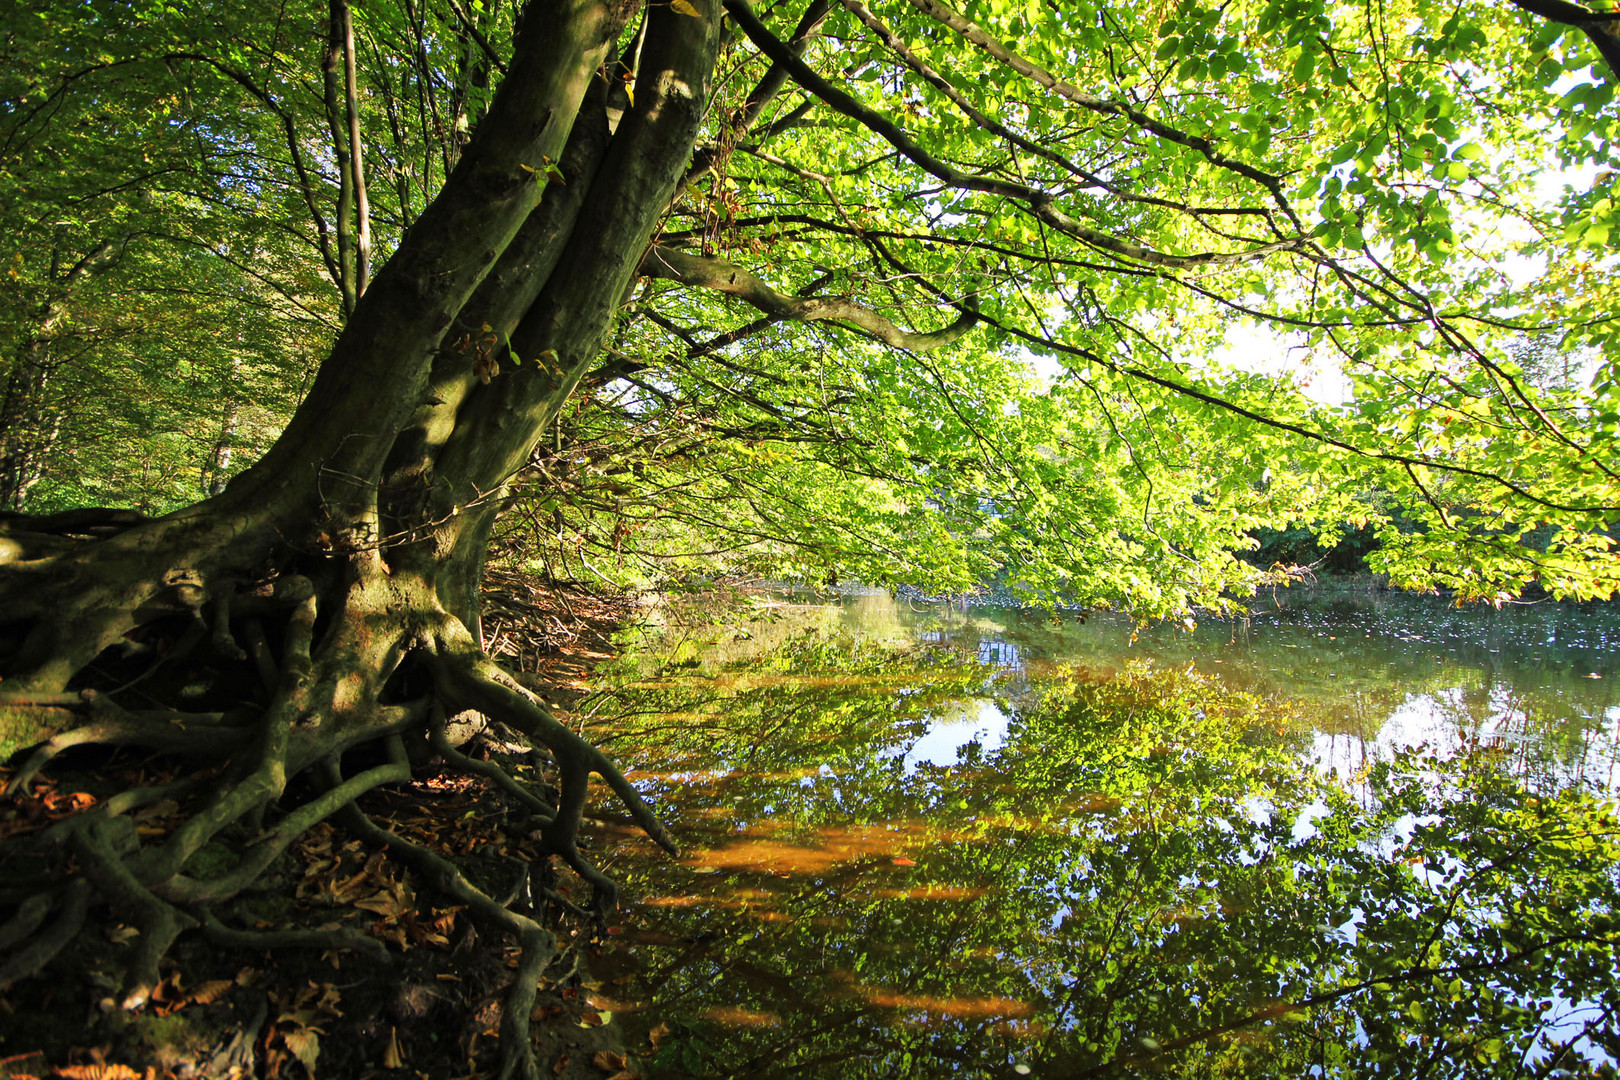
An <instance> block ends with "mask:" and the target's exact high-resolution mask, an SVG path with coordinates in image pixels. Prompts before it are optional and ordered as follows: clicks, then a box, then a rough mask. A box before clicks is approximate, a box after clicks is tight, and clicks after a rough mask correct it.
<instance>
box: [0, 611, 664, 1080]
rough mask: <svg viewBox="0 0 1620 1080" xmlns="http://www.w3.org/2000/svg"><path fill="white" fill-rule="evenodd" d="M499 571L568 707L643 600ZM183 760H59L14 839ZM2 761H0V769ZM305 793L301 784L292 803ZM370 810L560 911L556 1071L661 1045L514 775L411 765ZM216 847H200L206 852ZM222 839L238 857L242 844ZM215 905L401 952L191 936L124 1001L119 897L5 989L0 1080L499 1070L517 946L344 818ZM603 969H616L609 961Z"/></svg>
mask: <svg viewBox="0 0 1620 1080" xmlns="http://www.w3.org/2000/svg"><path fill="white" fill-rule="evenodd" d="M500 584H501V585H503V586H504V588H502V589H501V592H500V594H499V597H498V598H497V599H496V601H495V602H493V603H492V604H491V605H490V608H491V610H490V611H489V612H488V613H486V620H485V628H486V646H487V647H488V648H489V649H490V651H491V652H493V653H495V654H497V655H502V654H504V655H503V656H502V659H503V660H506V661H508V662H509V668H518V669H519V670H520V672H521V677H522V678H523V679H524V681H525V682H528V683H529V684H530V685H531V687H532V688H535V689H543V692H544V694H545V696H546V697H547V698H548V699H549V700H551V701H552V703H553V705H554V707H555V708H557V709H559V710H563V711H566V710H567V709H568V708H569V706H570V705H571V704H572V703H573V702H574V701H575V700H577V698H578V696H579V694H580V693H582V692H583V691H584V689H585V681H584V680H585V678H586V676H587V675H588V674H589V671H590V669H591V667H592V666H593V665H594V664H596V663H598V662H600V661H601V660H603V659H606V658H607V657H609V656H610V655H612V635H613V632H614V630H615V629H617V628H618V627H620V626H622V625H623V624H624V623H625V622H626V621H627V620H628V619H630V618H632V617H633V614H634V611H635V606H634V603H633V601H632V600H631V599H630V598H628V597H624V596H613V595H603V594H600V593H595V592H591V591H587V590H585V589H581V588H577V587H563V588H557V587H542V586H540V585H538V584H536V583H533V582H519V583H517V584H516V585H515V586H514V584H513V583H511V582H503V583H500ZM564 719H566V716H564ZM464 749H465V750H466V752H468V753H470V754H472V755H473V756H475V757H478V756H482V757H494V758H497V759H499V760H501V761H502V762H503V764H505V765H506V766H507V767H508V769H509V770H512V771H515V772H516V774H517V775H518V776H519V777H520V778H529V779H538V780H540V781H541V782H544V779H545V778H544V762H538V761H534V760H532V758H531V757H530V756H529V755H528V754H527V753H526V752H525V751H523V750H522V748H520V747H518V746H516V745H513V744H511V743H508V742H506V741H505V740H503V739H502V738H501V737H500V733H499V732H486V733H484V734H483V735H481V736H479V737H477V738H476V739H475V740H474V741H473V742H472V743H470V744H468V746H467V747H465V748H464ZM65 758H66V755H64V759H65ZM174 768H175V767H174V766H173V765H172V764H170V763H166V762H164V761H163V760H161V759H153V758H150V757H148V756H142V757H139V758H136V757H133V756H129V755H123V754H113V755H111V756H108V755H105V754H104V755H102V756H101V757H99V758H91V759H81V760H79V761H69V762H68V768H65V769H64V768H54V767H53V769H52V770H50V771H48V773H46V774H44V775H42V776H41V777H39V778H37V779H36V780H35V781H34V783H33V784H32V790H31V791H30V792H29V793H28V794H27V795H25V796H21V797H18V798H15V799H12V800H9V802H8V803H5V804H0V841H4V840H7V839H10V838H13V837H17V836H21V835H24V834H26V833H28V832H30V831H34V830H36V829H38V828H41V827H43V826H44V825H45V824H48V823H49V822H52V821H56V820H60V819H61V818H63V817H65V816H68V815H70V814H73V813H77V812H81V811H82V810H84V809H86V808H87V807H89V806H92V805H94V804H95V802H97V801H98V800H99V799H101V798H103V797H105V796H106V795H107V794H110V793H111V792H114V791H117V790H120V789H122V788H125V787H128V786H131V785H135V784H150V783H153V782H154V781H155V780H158V779H160V778H162V777H163V776H164V775H165V774H167V773H170V772H172V771H173V769H174ZM537 770H538V774H537ZM6 776H7V774H6V771H5V770H0V786H3V784H4V781H5V779H6ZM298 795H299V793H298V791H297V790H292V791H289V793H288V797H289V798H290V799H293V800H296V799H297V798H298ZM177 809H178V808H177V807H174V806H173V805H172V804H169V805H165V804H162V803H160V804H157V805H155V806H152V807H148V808H147V809H146V810H144V811H142V812H141V813H140V814H138V815H136V825H137V828H138V829H139V831H140V832H141V833H142V834H143V835H150V836H160V835H162V834H163V833H164V831H165V829H166V827H167V826H168V822H167V821H166V818H167V817H168V816H170V815H172V814H174V812H175V811H176V810H177ZM364 809H365V810H366V811H367V812H368V814H370V815H371V816H372V817H373V819H374V820H377V821H378V822H379V824H386V825H388V826H389V827H391V828H393V829H394V830H395V831H396V832H399V833H402V834H403V835H405V836H406V837H407V838H409V839H412V840H415V841H417V842H419V843H422V844H426V845H429V846H431V847H432V848H433V849H434V850H436V851H438V852H439V853H441V854H444V855H448V856H450V857H452V859H453V861H454V862H455V863H456V864H457V866H458V867H459V868H460V869H461V870H462V872H463V873H464V874H465V875H466V876H467V877H468V878H469V879H471V880H472V881H473V882H474V883H476V884H478V885H479V886H480V887H481V888H483V889H484V890H485V891H486V892H489V893H490V894H491V895H494V896H495V897H496V898H497V899H505V898H506V897H508V896H513V897H514V900H513V901H512V904H513V906H514V907H521V909H523V910H528V911H532V912H536V913H538V914H539V915H541V916H543V917H544V921H546V922H547V923H548V924H549V925H550V926H552V928H553V930H554V932H555V933H556V935H557V939H558V943H559V947H560V952H559V955H558V956H557V957H556V959H554V960H553V962H552V963H551V965H550V966H549V967H548V969H547V971H546V975H545V977H544V978H543V980H542V984H541V989H540V993H539V996H538V998H537V1001H536V1005H535V1008H534V1010H533V1012H532V1013H531V1017H532V1019H533V1025H532V1031H533V1036H534V1047H535V1060H536V1061H537V1063H538V1065H539V1068H540V1072H541V1074H542V1075H543V1076H549V1077H558V1078H561V1080H586V1078H589V1080H605V1078H616V1080H630V1078H631V1077H637V1076H642V1075H645V1074H646V1073H647V1072H649V1071H650V1070H649V1068H648V1066H647V1065H646V1064H645V1063H646V1062H647V1061H649V1060H650V1059H651V1057H652V1056H653V1054H654V1052H655V1051H656V1046H655V1045H653V1044H652V1043H649V1042H648V1041H647V1039H646V1037H645V1036H644V1035H643V1036H637V1035H634V1034H632V1033H631V1032H630V1031H629V1030H628V1029H627V1025H626V1023H625V1022H624V1020H625V1018H620V1019H619V1020H617V1021H616V1020H615V1019H614V1018H613V1016H612V1014H611V1013H609V1012H607V1011H606V1010H605V1009H604V1008H598V1007H596V1006H595V1004H594V1002H596V1001H597V1000H599V999H598V998H597V997H596V996H595V995H596V992H597V991H598V990H600V989H601V988H602V985H603V983H602V982H601V981H599V978H598V977H597V976H595V975H594V974H593V973H595V972H596V971H598V969H601V970H603V971H607V972H611V971H614V970H617V969H618V968H621V967H624V966H625V963H626V958H625V956H624V955H623V954H624V947H623V945H622V944H621V943H618V942H615V941H614V940H613V938H614V930H615V928H614V927H613V926H612V925H611V923H612V916H609V917H608V919H607V920H600V919H596V918H593V917H590V916H587V915H585V914H584V911H583V909H584V908H585V907H586V906H588V902H589V896H590V891H589V887H588V886H587V885H586V884H585V883H584V882H582V881H580V880H579V879H577V878H575V877H574V876H573V874H572V872H571V871H568V870H566V869H561V870H553V869H548V870H545V871H539V870H536V871H535V872H534V873H533V875H532V877H531V873H530V869H529V868H530V866H531V865H532V864H531V859H534V857H535V856H536V855H537V852H536V850H535V849H534V848H533V846H532V845H533V842H534V838H533V837H530V838H523V837H514V836H513V835H512V834H511V833H509V832H507V831H506V830H503V829H502V828H500V823H501V822H502V821H503V820H505V819H507V818H509V817H510V818H513V819H516V818H519V817H521V815H520V814H519V813H518V812H517V810H516V808H515V807H514V806H512V805H510V801H509V799H508V798H507V797H506V796H505V795H504V794H503V793H501V792H500V791H498V790H497V789H495V788H494V787H493V786H492V785H490V784H489V783H488V782H486V781H485V780H483V779H482V778H478V777H469V776H467V775H465V774H461V773H453V772H451V771H449V770H448V769H439V768H437V767H436V766H435V764H434V763H432V762H429V763H428V764H427V765H426V766H424V767H423V768H420V769H418V770H417V775H416V777H415V779H414V780H413V782H412V783H410V784H408V785H401V786H396V787H392V788H387V789H382V790H379V791H377V792H374V793H372V794H371V795H369V796H367V797H366V798H365V800H364ZM602 816H603V817H607V818H612V817H613V816H614V815H612V814H611V813H605V814H603V815H602ZM209 856H210V852H209V850H208V849H204V851H203V852H201V853H199V855H198V856H196V857H195V858H196V859H199V860H206V859H207V858H208V857H209ZM215 857H217V858H219V859H222V860H232V859H233V858H234V857H233V856H232V855H231V854H230V852H229V851H228V850H221V851H219V852H218V853H216V855H215ZM229 865H230V862H229V861H225V862H223V863H222V865H221V867H220V869H224V868H225V867H228V866H229ZM197 869H199V870H201V869H206V868H205V867H200V866H199V867H197ZM215 914H216V915H217V916H218V917H219V918H220V920H221V921H223V922H225V923H226V924H227V925H232V926H237V927H241V928H244V929H253V928H260V929H263V928H269V927H275V928H278V929H281V928H303V929H336V928H344V929H354V930H360V931H363V932H365V933H367V934H369V935H370V936H372V937H374V938H377V939H379V940H381V941H382V942H384V943H385V944H386V945H387V949H388V960H387V962H386V963H383V962H380V961H379V960H376V959H373V958H370V957H368V956H365V955H361V954H359V953H355V952H337V951H330V952H324V953H323V952H318V951H316V950H313V949H283V950H277V951H275V952H263V951H240V950H230V949H224V948H221V947H218V946H216V945H213V944H209V943H207V942H205V941H203V940H202V939H201V938H200V937H196V938H183V939H182V940H181V942H180V943H179V944H177V946H176V947H175V948H174V950H173V951H172V954H171V958H170V960H169V961H168V968H167V970H166V971H165V972H164V976H165V977H164V980H163V982H162V983H161V985H160V986H159V987H158V988H157V990H156V992H154V994H153V995H152V999H151V1000H150V1001H149V1002H148V1003H146V1004H145V1005H144V1006H143V1007H141V1008H139V1009H135V1010H125V1009H123V1008H121V1007H119V1005H118V1003H117V1001H116V999H115V998H114V997H113V996H112V995H114V994H115V993H117V990H118V985H117V984H118V974H119V971H120V969H121V967H122V958H123V956H124V954H125V953H126V952H127V951H128V950H129V949H130V938H131V937H132V936H133V933H134V932H133V931H132V930H131V929H130V928H129V927H128V926H127V924H126V923H125V922H124V921H123V920H122V919H121V917H120V914H119V913H118V912H116V911H113V910H111V909H107V908H102V909H99V910H93V911H92V913H91V922H90V924H89V925H90V929H88V930H87V931H86V932H85V933H83V934H81V935H80V937H79V939H78V941H77V942H76V943H75V944H74V945H73V946H71V947H70V948H69V950H68V951H67V952H66V953H65V954H64V955H63V956H61V957H59V958H58V960H57V961H56V962H55V963H54V964H53V965H52V967H51V968H49V969H47V972H46V974H45V975H44V976H43V977H39V978H33V979H27V980H23V981H21V982H18V983H16V984H15V985H13V986H11V987H10V988H9V989H8V990H6V991H5V992H4V993H0V1078H4V1077H22V1076H36V1077H47V1076H62V1077H69V1078H85V1080H127V1078H140V1080H170V1078H172V1080H238V1078H246V1077H257V1078H265V1080H274V1078H280V1077H288V1078H293V1080H304V1078H306V1077H308V1078H315V1077H319V1078H320V1080H371V1078H394V1077H424V1078H426V1077H432V1078H433V1080H450V1078H461V1077H465V1078H469V1080H470V1078H473V1077H481V1076H485V1075H494V1073H495V1071H496V1070H497V1069H498V1067H499V1062H500V1058H499V1048H498V1038H497V1035H496V1031H497V1029H498V1028H499V1026H500V1011H501V1003H502V1001H503V998H504V992H505V989H506V987H507V986H509V985H510V983H511V980H512V978H513V977H514V971H513V969H514V968H515V967H516V964H517V960H516V958H515V954H516V952H517V950H516V948H515V943H514V942H512V941H503V940H499V939H496V940H490V939H487V938H486V937H484V936H482V935H481V933H480V931H479V930H478V929H477V928H475V927H474V925H473V924H472V922H471V921H470V920H468V919H467V918H466V917H465V915H464V913H463V912H462V911H461V910H460V909H459V908H457V907H456V906H454V905H447V904H446V903H445V902H444V901H443V900H441V899H437V898H435V897H434V896H433V895H432V892H431V890H430V889H427V888H425V887H422V886H421V885H420V883H418V882H417V881H415V880H414V878H413V875H412V874H410V873H409V872H407V871H406V870H405V868H404V867H402V866H399V865H397V864H395V863H393V862H391V861H390V860H389V859H387V858H386V857H385V856H384V855H383V854H382V853H381V852H378V851H373V850H369V849H368V848H367V847H366V846H365V845H363V844H362V843H360V842H359V841H358V840H353V839H350V838H348V837H346V836H345V835H344V834H343V833H342V832H341V831H340V830H338V829H336V828H333V827H332V826H330V825H324V824H323V825H321V826H317V827H316V828H315V829H314V830H312V831H311V832H310V833H308V834H306V835H305V836H304V837H303V838H302V840H301V841H300V842H299V843H298V844H296V845H295V846H294V847H293V848H292V849H291V850H290V851H289V852H288V853H287V854H286V855H284V856H283V857H282V858H281V860H279V862H278V863H276V864H275V865H274V866H273V868H272V870H271V871H270V872H269V873H268V874H266V875H265V876H264V878H263V879H261V881H260V882H259V883H258V886H257V887H256V889H255V891H253V892H252V893H249V894H245V895H242V896H239V897H237V898H235V899H234V900H232V901H231V902H229V903H228V904H222V905H220V906H219V907H218V908H217V909H216V910H215ZM603 978H605V979H606V980H607V981H609V982H611V981H612V976H611V974H609V975H606V976H603Z"/></svg>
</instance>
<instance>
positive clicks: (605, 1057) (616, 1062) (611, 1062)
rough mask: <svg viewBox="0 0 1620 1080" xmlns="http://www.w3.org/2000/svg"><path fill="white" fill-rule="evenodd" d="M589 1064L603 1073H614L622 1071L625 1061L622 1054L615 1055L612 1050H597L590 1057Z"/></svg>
mask: <svg viewBox="0 0 1620 1080" xmlns="http://www.w3.org/2000/svg"><path fill="white" fill-rule="evenodd" d="M591 1064H592V1065H595V1066H596V1067H597V1068H598V1069H601V1070H602V1071H603V1072H608V1073H616V1072H622V1071H624V1066H625V1060H624V1055H623V1054H615V1053H614V1052H613V1051H612V1050H598V1051H597V1052H596V1053H595V1054H594V1055H592V1057H591Z"/></svg>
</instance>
